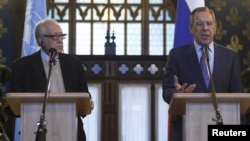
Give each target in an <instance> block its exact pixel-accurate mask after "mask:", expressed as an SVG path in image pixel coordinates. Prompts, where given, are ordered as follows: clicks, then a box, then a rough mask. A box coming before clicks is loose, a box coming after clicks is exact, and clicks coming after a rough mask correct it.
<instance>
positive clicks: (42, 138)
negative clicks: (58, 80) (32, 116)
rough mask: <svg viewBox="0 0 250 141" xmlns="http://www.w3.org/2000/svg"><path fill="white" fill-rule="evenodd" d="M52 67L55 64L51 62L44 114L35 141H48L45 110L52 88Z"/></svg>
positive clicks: (39, 122)
mask: <svg viewBox="0 0 250 141" xmlns="http://www.w3.org/2000/svg"><path fill="white" fill-rule="evenodd" d="M52 65H53V62H52V61H49V73H48V79H47V82H46V91H45V95H44V100H43V108H42V113H41V115H40V120H39V121H38V122H37V126H38V128H37V132H36V140H35V141H46V133H47V128H46V126H47V123H46V120H45V110H46V105H47V100H48V96H49V95H48V93H49V87H50V76H51V70H52Z"/></svg>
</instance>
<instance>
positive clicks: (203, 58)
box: [200, 48, 210, 88]
mask: <svg viewBox="0 0 250 141" xmlns="http://www.w3.org/2000/svg"><path fill="white" fill-rule="evenodd" d="M201 52H202V55H201V58H200V65H201V71H202V75H203V78H204V81H205V84H206V87H207V88H208V86H209V80H210V79H209V74H208V67H207V65H206V56H205V52H204V51H203V49H202V48H201ZM208 65H209V64H208Z"/></svg>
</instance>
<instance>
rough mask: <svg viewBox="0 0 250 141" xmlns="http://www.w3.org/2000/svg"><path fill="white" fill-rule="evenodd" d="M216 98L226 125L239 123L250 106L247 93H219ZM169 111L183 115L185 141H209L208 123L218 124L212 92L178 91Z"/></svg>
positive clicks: (249, 96) (249, 98)
mask: <svg viewBox="0 0 250 141" xmlns="http://www.w3.org/2000/svg"><path fill="white" fill-rule="evenodd" d="M216 99H217V102H218V107H219V109H220V113H221V116H222V119H223V124H224V125H239V124H240V115H241V114H243V113H244V112H246V110H247V109H248V107H250V94H247V93H217V94H216ZM169 113H170V115H183V117H184V118H183V141H207V140H208V132H207V131H208V130H207V128H208V125H216V121H213V120H212V118H215V117H216V115H215V110H214V107H213V104H212V98H211V94H210V93H209V94H208V93H184V94H182V93H176V94H174V95H173V98H172V101H171V103H170V105H169Z"/></svg>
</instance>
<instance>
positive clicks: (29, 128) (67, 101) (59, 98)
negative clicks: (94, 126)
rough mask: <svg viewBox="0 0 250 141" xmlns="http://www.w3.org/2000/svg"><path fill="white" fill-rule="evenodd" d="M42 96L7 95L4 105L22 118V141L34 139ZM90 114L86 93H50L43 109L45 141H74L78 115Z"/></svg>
mask: <svg viewBox="0 0 250 141" xmlns="http://www.w3.org/2000/svg"><path fill="white" fill-rule="evenodd" d="M44 95H45V94H44V93H7V94H6V101H7V103H8V104H9V106H10V108H11V109H12V111H13V113H14V114H15V115H16V116H20V117H21V141H33V140H35V138H36V134H35V132H37V129H38V126H37V122H38V121H39V120H40V115H41V113H42V108H43V101H44ZM90 113H91V108H90V96H89V94H88V93H60V94H58V93H50V94H49V96H48V99H47V105H46V109H45V121H46V125H47V126H46V127H47V133H46V140H47V141H61V140H65V141H77V115H87V114H90Z"/></svg>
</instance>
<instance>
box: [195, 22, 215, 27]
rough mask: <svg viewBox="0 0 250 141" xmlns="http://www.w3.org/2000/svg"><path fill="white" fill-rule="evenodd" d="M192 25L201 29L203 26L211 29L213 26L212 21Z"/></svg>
mask: <svg viewBox="0 0 250 141" xmlns="http://www.w3.org/2000/svg"><path fill="white" fill-rule="evenodd" d="M194 25H196V26H198V27H203V26H205V25H206V26H208V27H212V26H213V25H214V22H212V21H206V22H202V21H197V22H195V23H194Z"/></svg>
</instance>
